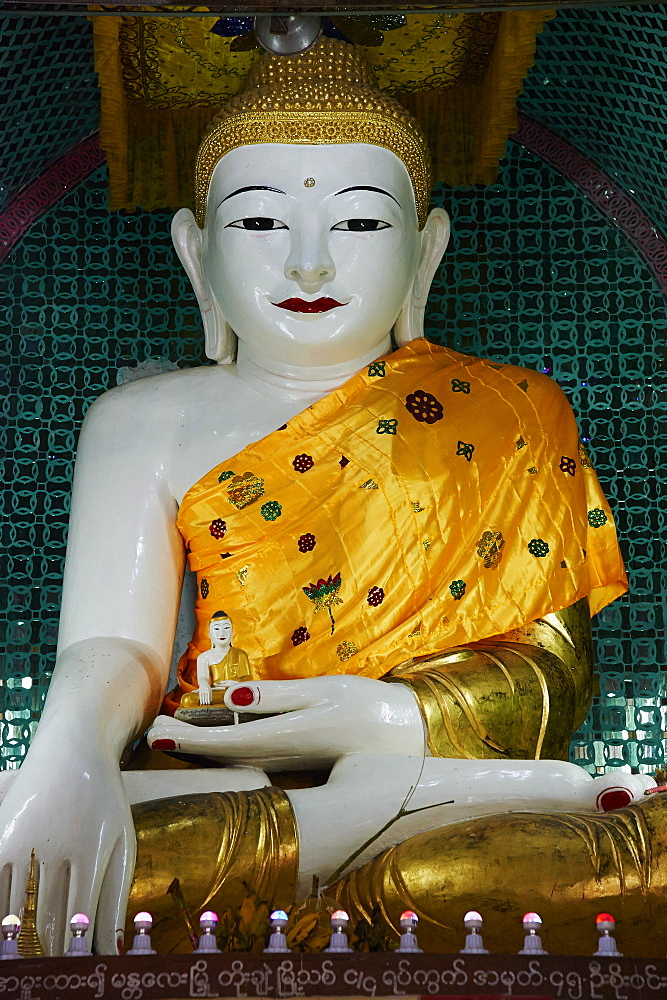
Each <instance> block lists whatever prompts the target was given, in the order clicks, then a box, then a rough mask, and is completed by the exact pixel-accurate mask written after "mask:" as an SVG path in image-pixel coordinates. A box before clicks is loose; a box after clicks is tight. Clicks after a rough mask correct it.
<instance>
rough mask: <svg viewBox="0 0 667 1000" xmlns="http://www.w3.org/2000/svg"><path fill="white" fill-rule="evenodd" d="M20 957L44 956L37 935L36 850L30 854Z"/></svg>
mask: <svg viewBox="0 0 667 1000" xmlns="http://www.w3.org/2000/svg"><path fill="white" fill-rule="evenodd" d="M18 945H19V955H20V956H21V958H36V957H38V956H39V955H43V954H44V949H43V948H42V942H41V941H40V940H39V935H38V934H37V882H36V881H35V849H34V847H33V849H32V851H31V852H30V874H29V875H28V881H27V882H26V887H25V903H24V904H23V919H22V920H21V930H20V932H19V940H18Z"/></svg>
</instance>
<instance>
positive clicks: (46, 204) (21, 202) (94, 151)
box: [0, 132, 105, 262]
mask: <svg viewBox="0 0 667 1000" xmlns="http://www.w3.org/2000/svg"><path fill="white" fill-rule="evenodd" d="M104 160H105V157H104V153H103V152H102V150H101V149H100V147H99V143H98V133H97V132H94V133H93V134H92V135H90V136H88V138H87V139H83V140H82V141H81V142H79V143H77V144H76V146H73V147H72V149H70V150H68V151H67V152H66V153H65V154H64V155H63V156H61V157H59V159H57V160H56V161H55V162H54V163H52V164H51V165H50V166H49V167H47V169H46V170H45V171H44V173H43V174H40V176H39V177H36V178H35V180H34V181H31V183H30V184H28V185H27V186H26V187H25V188H23V190H22V191H20V192H19V193H18V194H17V195H16V196H15V197H14V198H12V200H11V201H10V202H9V204H8V205H7V206H6V207H5V209H4V211H2V212H1V213H0V262H1V261H3V260H4V259H5V258H6V257H7V256H8V255H9V253H10V252H11V251H12V250H13V248H14V247H15V246H16V244H17V243H18V241H19V240H20V239H21V237H22V236H23V235H24V234H25V233H26V232H27V231H28V229H30V227H31V226H32V225H33V224H34V223H35V222H37V220H38V219H39V218H41V216H42V215H44V213H45V212H47V211H48V210H49V209H50V208H52V207H53V206H54V205H56V204H57V203H58V202H59V201H60V200H61V199H62V198H64V197H65V195H67V194H69V192H70V191H71V190H72V189H73V188H75V187H76V186H77V185H78V184H80V183H81V181H84V180H85V179H86V177H89V176H90V174H92V173H93V172H94V171H95V170H97V168H98V167H100V166H102V164H103V163H104Z"/></svg>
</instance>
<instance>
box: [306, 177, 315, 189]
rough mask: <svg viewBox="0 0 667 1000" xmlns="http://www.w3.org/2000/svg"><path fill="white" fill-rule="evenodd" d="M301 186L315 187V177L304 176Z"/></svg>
mask: <svg viewBox="0 0 667 1000" xmlns="http://www.w3.org/2000/svg"><path fill="white" fill-rule="evenodd" d="M303 186H304V187H307V188H312V187H315V178H314V177H306V179H305V181H304V182H303Z"/></svg>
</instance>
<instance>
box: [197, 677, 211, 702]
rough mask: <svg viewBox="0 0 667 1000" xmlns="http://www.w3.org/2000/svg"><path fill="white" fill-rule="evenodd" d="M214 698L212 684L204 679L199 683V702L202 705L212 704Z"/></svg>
mask: <svg viewBox="0 0 667 1000" xmlns="http://www.w3.org/2000/svg"><path fill="white" fill-rule="evenodd" d="M212 700H213V694H212V690H211V685H210V684H208V683H207V682H206V681H203V682H202V683H201V684H200V685H199V704H200V705H210V704H211V701H212Z"/></svg>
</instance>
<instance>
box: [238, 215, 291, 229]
mask: <svg viewBox="0 0 667 1000" xmlns="http://www.w3.org/2000/svg"><path fill="white" fill-rule="evenodd" d="M227 229H245V230H247V231H248V232H251V233H266V232H269V231H270V230H272V229H287V226H286V225H285V223H284V222H280V221H279V220H278V219H267V218H266V217H265V216H263V215H257V216H253V217H252V218H250V219H238V220H237V221H236V222H230V223H229V225H228V226H227Z"/></svg>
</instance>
